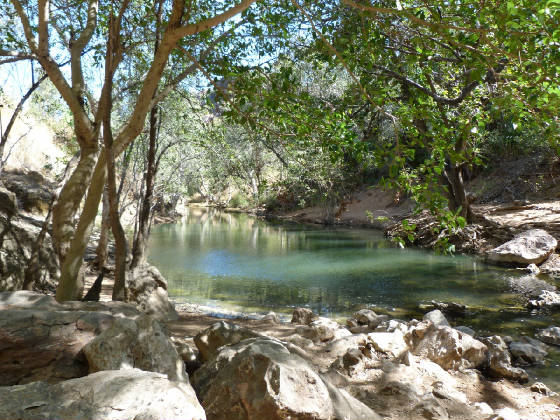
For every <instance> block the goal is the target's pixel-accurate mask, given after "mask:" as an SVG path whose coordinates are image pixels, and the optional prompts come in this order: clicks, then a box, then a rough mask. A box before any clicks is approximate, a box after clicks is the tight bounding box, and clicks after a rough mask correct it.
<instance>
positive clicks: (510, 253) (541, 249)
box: [488, 229, 558, 266]
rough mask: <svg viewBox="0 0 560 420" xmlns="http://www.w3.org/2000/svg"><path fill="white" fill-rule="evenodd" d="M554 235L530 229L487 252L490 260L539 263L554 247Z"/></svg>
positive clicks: (556, 243) (522, 263)
mask: <svg viewBox="0 0 560 420" xmlns="http://www.w3.org/2000/svg"><path fill="white" fill-rule="evenodd" d="M557 245H558V242H557V241H556V239H555V238H554V236H552V235H550V234H549V233H548V232H546V231H544V230H542V229H531V230H527V231H525V232H523V233H520V234H518V235H516V236H514V238H513V239H512V240H511V241H508V242H506V243H505V244H503V245H500V246H499V247H497V248H494V249H493V250H491V251H489V252H488V259H489V260H490V261H494V262H499V263H516V264H521V265H523V266H527V265H528V264H532V263H533V264H540V263H542V262H543V261H545V260H546V259H547V258H548V256H549V255H550V254H552V252H553V251H554V250H555V249H556V246H557Z"/></svg>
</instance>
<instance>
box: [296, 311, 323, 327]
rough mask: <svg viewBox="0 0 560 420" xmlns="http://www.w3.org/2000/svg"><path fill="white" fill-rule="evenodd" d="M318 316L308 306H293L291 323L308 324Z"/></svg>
mask: <svg viewBox="0 0 560 420" xmlns="http://www.w3.org/2000/svg"><path fill="white" fill-rule="evenodd" d="M317 318H319V315H317V314H316V313H314V312H313V311H312V310H311V309H308V308H295V309H294V313H293V314H292V321H291V322H292V324H302V325H309V324H310V323H312V322H313V321H315V320H316V319H317Z"/></svg>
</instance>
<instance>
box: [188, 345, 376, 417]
mask: <svg viewBox="0 0 560 420" xmlns="http://www.w3.org/2000/svg"><path fill="white" fill-rule="evenodd" d="M193 383H194V386H195V388H196V390H197V392H198V395H199V396H200V400H201V403H202V406H203V407H204V408H205V410H206V415H207V417H208V419H226V418H227V419H271V420H274V419H278V420H280V419H286V418H291V419H334V418H337V419H338V418H344V419H377V418H378V416H377V415H376V414H375V413H374V412H373V411H371V410H370V409H369V408H367V407H366V406H365V405H364V404H362V403H361V402H359V401H358V400H356V399H354V398H353V397H351V396H350V395H348V394H346V393H342V392H340V391H338V390H336V388H335V387H334V386H332V385H331V384H328V381H327V380H326V379H325V380H324V379H323V378H321V377H320V376H319V375H318V374H317V373H315V371H314V370H313V369H312V367H311V366H310V365H309V364H308V363H307V362H306V361H305V360H304V359H302V358H301V357H299V356H297V355H295V354H291V353H290V351H289V350H288V349H287V348H286V347H285V346H284V345H282V344H281V343H280V342H278V341H276V340H272V339H269V338H264V337H261V338H252V339H248V340H244V341H241V342H239V343H237V344H235V345H232V346H226V347H223V348H222V349H221V350H220V352H219V353H218V354H217V355H216V357H215V358H214V359H212V361H210V362H209V363H206V364H205V365H203V366H202V367H201V368H200V369H199V370H198V371H197V372H196V373H195V375H194V377H193ZM333 397H334V398H333Z"/></svg>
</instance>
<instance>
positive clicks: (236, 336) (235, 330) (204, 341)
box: [194, 321, 262, 362]
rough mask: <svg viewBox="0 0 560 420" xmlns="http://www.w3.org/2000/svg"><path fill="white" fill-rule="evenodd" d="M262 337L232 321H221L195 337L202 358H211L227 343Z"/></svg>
mask: <svg viewBox="0 0 560 420" xmlns="http://www.w3.org/2000/svg"><path fill="white" fill-rule="evenodd" d="M256 337H262V335H261V334H258V333H256V332H254V331H252V330H250V329H248V328H244V327H240V326H239V325H235V324H232V323H230V322H225V321H220V322H216V323H215V324H212V325H211V326H210V327H208V328H207V329H205V330H204V331H201V332H200V333H198V334H197V335H196V336H195V337H194V344H195V345H196V347H197V348H198V350H199V351H200V358H201V360H202V361H203V362H204V361H207V360H210V359H211V358H212V357H214V356H215V355H216V354H217V353H218V349H219V348H220V347H222V346H225V345H231V344H237V343H239V342H240V341H242V340H246V339H248V338H256Z"/></svg>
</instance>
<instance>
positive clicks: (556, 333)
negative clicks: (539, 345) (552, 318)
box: [537, 327, 560, 346]
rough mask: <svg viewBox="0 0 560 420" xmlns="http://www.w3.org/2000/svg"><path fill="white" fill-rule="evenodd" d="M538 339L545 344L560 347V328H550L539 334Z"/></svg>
mask: <svg viewBox="0 0 560 420" xmlns="http://www.w3.org/2000/svg"><path fill="white" fill-rule="evenodd" d="M537 338H538V339H539V340H541V341H542V342H543V343H546V344H552V345H554V346H560V328H559V327H548V328H545V329H544V330H541V331H539V332H538V333H537Z"/></svg>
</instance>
